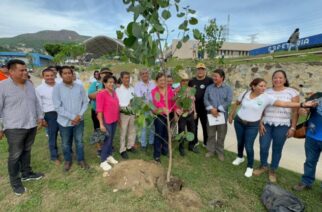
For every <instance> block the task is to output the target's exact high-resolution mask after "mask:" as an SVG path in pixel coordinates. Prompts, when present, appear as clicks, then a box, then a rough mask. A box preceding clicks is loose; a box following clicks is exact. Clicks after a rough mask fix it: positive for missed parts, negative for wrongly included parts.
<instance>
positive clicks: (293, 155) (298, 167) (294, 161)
mask: <svg viewBox="0 0 322 212" xmlns="http://www.w3.org/2000/svg"><path fill="white" fill-rule="evenodd" d="M198 126H199V128H198V139H199V140H203V136H202V128H201V124H200V123H199V125H198ZM304 141H305V140H304V139H295V138H290V139H287V141H286V143H285V145H284V148H283V153H282V158H281V161H280V166H281V167H283V168H285V169H289V170H292V171H294V172H297V173H300V174H303V165H304V162H305V151H304ZM225 149H226V150H228V151H231V152H237V140H236V134H235V129H234V126H233V125H230V124H228V132H227V136H226V140H225ZM271 151H272V148H271V149H270V153H269V159H268V162H269V163H270V161H271ZM254 152H255V160H259V139H258V136H257V138H256V140H255V145H254ZM245 154H246V153H245ZM254 168H256V167H254ZM316 178H317V179H319V180H322V156H321V157H320V160H319V162H318V164H317V168H316ZM299 180H300V179H299Z"/></svg>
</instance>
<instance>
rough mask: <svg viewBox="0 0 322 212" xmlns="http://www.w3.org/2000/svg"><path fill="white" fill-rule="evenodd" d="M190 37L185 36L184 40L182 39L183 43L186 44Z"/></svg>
mask: <svg viewBox="0 0 322 212" xmlns="http://www.w3.org/2000/svg"><path fill="white" fill-rule="evenodd" d="M189 38H190V37H189V35H185V36H184V37H183V38H182V41H183V42H184V43H185V42H187V41H188V40H189Z"/></svg>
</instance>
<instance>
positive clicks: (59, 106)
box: [53, 86, 76, 120]
mask: <svg viewBox="0 0 322 212" xmlns="http://www.w3.org/2000/svg"><path fill="white" fill-rule="evenodd" d="M59 90H60V88H59V86H55V87H54V91H53V104H54V107H55V110H56V111H57V113H58V114H59V115H61V116H64V117H66V118H68V119H70V120H73V119H74V118H75V117H76V115H75V114H72V113H69V112H68V111H67V110H65V109H64V107H63V106H62V105H63V103H62V101H61V96H60V91H59Z"/></svg>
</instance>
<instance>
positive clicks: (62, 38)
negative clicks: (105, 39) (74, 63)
mask: <svg viewBox="0 0 322 212" xmlns="http://www.w3.org/2000/svg"><path fill="white" fill-rule="evenodd" d="M88 38H90V37H89V36H85V35H79V34H78V33H77V32H74V31H70V30H60V31H53V30H45V31H40V32H36V33H26V34H21V35H18V36H15V37H12V38H0V49H9V50H10V51H23V52H32V51H36V52H45V50H44V45H45V44H47V43H78V42H82V41H84V40H86V39H88Z"/></svg>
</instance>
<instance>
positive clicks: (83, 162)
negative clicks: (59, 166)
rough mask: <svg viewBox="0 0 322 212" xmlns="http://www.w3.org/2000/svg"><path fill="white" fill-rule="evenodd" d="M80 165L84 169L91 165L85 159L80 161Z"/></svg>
mask: <svg viewBox="0 0 322 212" xmlns="http://www.w3.org/2000/svg"><path fill="white" fill-rule="evenodd" d="M78 165H79V166H80V167H81V168H82V169H85V170H87V169H89V165H88V164H87V163H86V162H85V161H83V160H82V161H79V162H78Z"/></svg>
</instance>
